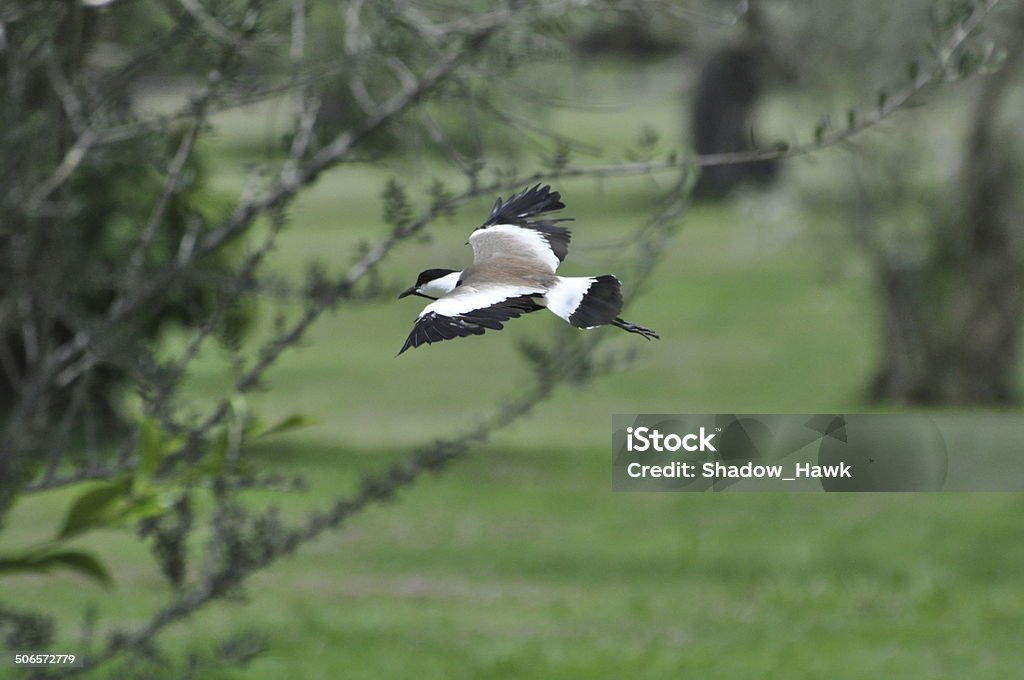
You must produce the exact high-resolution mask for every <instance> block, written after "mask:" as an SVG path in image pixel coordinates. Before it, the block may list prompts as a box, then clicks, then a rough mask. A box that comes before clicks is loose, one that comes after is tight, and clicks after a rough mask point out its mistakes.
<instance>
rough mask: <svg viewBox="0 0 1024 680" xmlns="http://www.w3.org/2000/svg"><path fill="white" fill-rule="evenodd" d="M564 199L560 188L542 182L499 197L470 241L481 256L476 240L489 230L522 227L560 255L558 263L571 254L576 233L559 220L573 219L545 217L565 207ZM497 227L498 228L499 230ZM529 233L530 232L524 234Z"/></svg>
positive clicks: (568, 219) (557, 255)
mask: <svg viewBox="0 0 1024 680" xmlns="http://www.w3.org/2000/svg"><path fill="white" fill-rule="evenodd" d="M561 199H562V195H561V194H559V193H558V192H557V191H552V190H551V187H550V186H547V185H545V186H543V187H542V186H541V185H540V184H537V185H536V186H533V187H530V188H529V189H524V190H523V191H520V192H519V193H518V194H515V195H513V196H511V197H509V199H508V200H507V201H502V200H501V198H498V200H497V201H495V203H494V208H492V209H491V214H490V216H489V217H488V218H487V221H486V222H484V223H483V224H482V225H481V226H480V227H479V228H478V229H477V230H476V231H474V232H473V235H472V236H471V237H470V243H471V244H472V245H473V249H474V253H475V255H476V257H477V259H480V258H479V255H480V253H479V251H480V248H479V247H478V243H476V242H475V241H480V237H481V236H482V235H483V234H485V233H487V231H488V229H491V230H493V231H501V230H505V231H508V230H509V228H512V227H518V228H519V229H521V230H526V231H527V232H528V233H531V232H532V233H533V234H534V235H535V237H539V239H540V242H541V243H542V244H543V246H544V247H545V248H546V249H548V250H549V251H550V252H551V253H552V254H553V255H554V256H555V257H556V258H557V261H558V262H562V261H563V260H565V257H566V255H568V254H569V241H570V239H571V238H572V232H570V231H569V230H568V229H566V228H565V227H562V226H559V223H560V222H570V221H572V220H571V218H564V217H563V218H557V219H543V218H541V216H542V215H544V214H545V213H549V212H554V211H555V210H561V209H562V208H564V207H565V204H564V203H562V200H561ZM496 227H497V228H498V229H495V228H496ZM525 236H527V234H524V237H525ZM556 264H557V263H556Z"/></svg>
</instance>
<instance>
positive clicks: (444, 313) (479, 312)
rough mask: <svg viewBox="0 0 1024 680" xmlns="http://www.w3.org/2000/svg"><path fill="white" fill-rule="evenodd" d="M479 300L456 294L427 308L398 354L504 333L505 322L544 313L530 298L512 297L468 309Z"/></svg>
mask: <svg viewBox="0 0 1024 680" xmlns="http://www.w3.org/2000/svg"><path fill="white" fill-rule="evenodd" d="M541 294H542V293H540V292H538V293H536V295H541ZM479 297H481V296H480V294H471V295H461V296H460V295H457V294H453V295H451V296H446V297H444V298H441V299H440V300H438V301H437V302H434V303H432V304H429V305H427V306H426V308H424V310H423V312H422V313H421V314H420V315H419V317H418V318H417V319H416V324H415V325H414V326H413V327H412V332H411V333H409V337H408V338H406V340H405V344H404V345H402V349H401V350H399V352H398V353H399V354H401V353H402V352H404V351H405V350H407V349H409V348H410V347H419V346H420V345H424V344H427V345H429V344H430V343H433V342H441V341H442V340H453V339H455V338H464V337H466V336H469V335H482V334H483V332H484V331H485V330H487V329H488V328H489V329H491V330H501V329H502V328H503V326H502V322H503V321H508V320H509V319H517V318H519V317H520V316H522V315H523V314H529V313H530V312H535V311H537V310H538V309H543V306H541V305H539V304H537V303H536V302H535V301H534V299H533V297H532V296H531V295H518V296H515V297H509V298H505V299H503V300H500V301H498V302H495V303H493V304H488V305H486V306H479V303H478V302H477V303H476V304H477V306H476V307H475V308H468V307H469V305H471V304H474V303H473V299H474V298H479ZM453 303H454V304H453ZM432 308H433V309H432Z"/></svg>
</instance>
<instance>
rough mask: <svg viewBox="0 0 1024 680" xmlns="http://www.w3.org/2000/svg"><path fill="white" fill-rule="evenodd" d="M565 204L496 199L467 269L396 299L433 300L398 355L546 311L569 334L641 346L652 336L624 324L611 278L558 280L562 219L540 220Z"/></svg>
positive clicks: (564, 233)
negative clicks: (635, 338)
mask: <svg viewBox="0 0 1024 680" xmlns="http://www.w3.org/2000/svg"><path fill="white" fill-rule="evenodd" d="M564 207H565V205H564V204H563V203H562V201H561V195H560V194H559V193H558V192H557V191H551V187H550V186H544V187H542V186H541V185H540V184H538V185H536V186H534V187H531V188H529V189H524V190H523V191H521V192H519V193H518V194H515V195H514V196H511V197H510V198H509V199H508V200H507V201H502V200H501V198H498V200H497V202H495V204H494V208H493V209H492V210H491V214H490V216H489V217H488V218H487V221H486V222H484V223H483V224H482V225H481V226H480V227H479V228H477V229H476V230H475V231H474V232H473V233H472V235H470V237H469V245H470V246H472V248H473V264H471V265H470V266H468V267H466V268H465V269H464V270H462V271H455V270H453V269H427V270H426V271H424V272H421V273H420V275H419V277H418V278H417V279H416V283H415V284H414V285H412V286H410V287H409V288H408V289H406V290H405V291H403V292H402V294H401V295H399V296H398V297H399V299H401V298H404V297H406V296H408V295H418V296H420V297H424V298H427V299H429V300H433V301H434V302H431V303H430V304H429V305H427V306H426V307H424V308H423V311H422V312H420V315H419V316H418V317H416V323H415V325H414V326H413V329H412V332H411V333H409V337H408V338H407V339H406V341H405V344H404V345H402V349H401V350H400V351H399V352H398V353H399V354H401V353H402V352H404V351H405V350H407V349H409V348H410V347H419V346H420V345H423V344H428V345H429V344H430V343H432V342H441V341H442V340H452V339H454V338H461V337H466V336H469V335H482V334H483V332H484V331H485V330H487V329H491V330H501V328H502V327H503V326H502V322H505V321H508V320H509V319H516V318H519V317H520V316H522V315H523V314H529V313H530V312H535V311H537V310H539V309H545V308H546V309H548V310H549V311H551V312H553V313H554V314H555V315H556V316H559V317H561V318H562V319H565V320H566V321H568V322H569V323H570V324H571V325H573V326H575V327H576V328H583V329H587V330H589V329H591V328H596V327H597V326H604V325H610V326H615V327H616V328H621V329H622V330H624V331H628V332H630V333H636V334H637V335H641V336H643V337H645V338H647V339H648V340H650V339H651V338H657V337H658V334H657V333H655V332H654V331H652V330H651V329H650V328H645V327H643V326H640V325H638V324H635V323H630V322H628V321H624V320H623V319H621V318H620V317H619V312H621V311H622V290H621V284H620V283H619V280H618V279H617V278H615V277H614V276H612V275H611V274H605V275H603V276H557V275H556V274H555V271H556V270H557V269H558V265H559V264H561V263H562V261H563V260H565V256H566V255H567V254H568V252H569V239H570V237H571V232H570V231H569V230H568V229H566V228H565V227H563V226H561V224H560V223H561V222H567V221H569V220H568V219H567V218H549V217H545V215H546V214H547V213H550V212H554V211H556V210H561V209H562V208H564Z"/></svg>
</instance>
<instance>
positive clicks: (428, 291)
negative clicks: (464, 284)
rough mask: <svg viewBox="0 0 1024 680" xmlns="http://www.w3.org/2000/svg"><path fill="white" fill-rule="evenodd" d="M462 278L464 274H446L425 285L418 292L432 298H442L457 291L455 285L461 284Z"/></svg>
mask: <svg viewBox="0 0 1024 680" xmlns="http://www.w3.org/2000/svg"><path fill="white" fill-rule="evenodd" d="M460 276H462V272H452V273H451V274H446V275H444V276H442V277H441V278H439V279H434V280H433V281H429V282H427V283H425V284H423V285H422V286H421V287H420V289H419V291H418V292H419V293H421V294H423V295H429V296H430V297H432V298H442V297H444V296H445V295H447V294H448V293H450V292H452V291H453V290H455V284H457V283H458V282H459V277H460Z"/></svg>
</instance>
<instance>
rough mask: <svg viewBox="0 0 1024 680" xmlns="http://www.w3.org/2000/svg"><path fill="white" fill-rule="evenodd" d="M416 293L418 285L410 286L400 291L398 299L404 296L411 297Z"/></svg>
mask: <svg viewBox="0 0 1024 680" xmlns="http://www.w3.org/2000/svg"><path fill="white" fill-rule="evenodd" d="M415 294H416V286H409V287H408V288H406V289H405V290H403V291H402V292H401V293H399V295H398V299H399V300H401V299H402V298H404V297H409V296H410V295H415Z"/></svg>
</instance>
